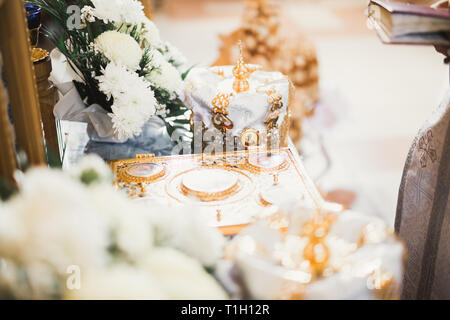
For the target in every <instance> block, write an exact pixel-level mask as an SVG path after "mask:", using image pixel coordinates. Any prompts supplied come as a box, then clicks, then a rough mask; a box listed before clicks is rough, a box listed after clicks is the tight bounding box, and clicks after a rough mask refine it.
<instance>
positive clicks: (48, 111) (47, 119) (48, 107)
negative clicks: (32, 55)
mask: <svg viewBox="0 0 450 320" xmlns="http://www.w3.org/2000/svg"><path fill="white" fill-rule="evenodd" d="M34 69H35V74H36V82H37V88H38V93H39V104H40V107H41V118H42V124H43V126H44V135H45V142H46V148H47V153H48V152H52V153H53V154H55V155H56V156H57V157H58V158H60V154H59V145H58V134H57V129H56V120H55V116H54V115H53V108H54V107H55V103H56V98H57V91H56V88H55V86H54V85H53V84H52V83H51V82H50V81H49V80H48V78H49V76H50V73H51V72H52V63H51V60H50V58H47V59H46V60H45V61H42V62H39V63H35V64H34Z"/></svg>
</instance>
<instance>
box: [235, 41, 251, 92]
mask: <svg viewBox="0 0 450 320" xmlns="http://www.w3.org/2000/svg"><path fill="white" fill-rule="evenodd" d="M238 45H239V58H238V61H237V63H236V66H235V67H234V69H233V75H234V77H235V81H234V83H233V89H234V91H236V93H240V92H245V91H248V90H249V89H250V84H249V82H248V80H247V79H248V78H249V77H250V71H249V69H248V68H247V66H246V64H245V62H244V56H243V44H242V41H241V40H239V43H238Z"/></svg>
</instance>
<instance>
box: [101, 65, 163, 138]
mask: <svg viewBox="0 0 450 320" xmlns="http://www.w3.org/2000/svg"><path fill="white" fill-rule="evenodd" d="M102 73H103V75H101V76H98V77H97V78H96V79H97V80H98V81H99V89H100V91H102V92H103V93H104V94H105V95H106V96H107V97H108V99H111V98H113V99H114V104H113V106H112V111H113V113H112V114H110V117H111V119H112V122H113V127H114V130H115V132H116V135H117V137H120V139H122V138H132V137H133V136H134V135H139V134H140V133H141V132H142V127H143V126H144V124H145V122H147V121H148V120H149V119H150V118H151V117H152V116H153V115H155V113H156V106H157V104H158V102H157V101H156V98H155V93H154V92H153V90H152V89H151V88H150V83H149V82H147V80H146V79H145V78H143V77H139V75H138V74H137V73H135V72H130V71H128V70H126V69H125V68H124V67H122V66H118V65H116V64H115V63H109V64H108V65H107V66H106V68H105V69H104V70H102Z"/></svg>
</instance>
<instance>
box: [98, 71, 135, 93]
mask: <svg viewBox="0 0 450 320" xmlns="http://www.w3.org/2000/svg"><path fill="white" fill-rule="evenodd" d="M102 74H103V75H101V76H98V77H96V79H97V80H98V82H99V85H98V87H99V89H100V91H101V92H103V93H104V94H105V95H106V97H107V98H108V100H110V99H111V98H112V97H117V96H118V95H120V94H122V93H123V92H124V91H125V90H126V89H127V87H128V82H126V80H128V79H129V78H130V77H129V72H128V71H127V69H126V68H125V67H124V66H122V65H117V64H115V63H113V62H112V63H109V64H108V65H107V66H106V68H105V69H104V70H102Z"/></svg>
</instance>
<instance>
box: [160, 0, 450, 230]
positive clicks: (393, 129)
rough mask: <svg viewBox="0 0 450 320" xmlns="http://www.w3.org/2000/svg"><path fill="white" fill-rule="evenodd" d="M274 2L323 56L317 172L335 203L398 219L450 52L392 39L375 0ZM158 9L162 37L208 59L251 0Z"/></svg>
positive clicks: (315, 124) (195, 60) (307, 133)
mask: <svg viewBox="0 0 450 320" xmlns="http://www.w3.org/2000/svg"><path fill="white" fill-rule="evenodd" d="M274 2H275V3H277V4H278V5H279V6H280V10H281V11H280V18H281V21H280V22H281V31H280V32H281V33H284V34H286V35H288V36H290V37H291V40H290V41H294V42H295V41H299V42H300V41H304V40H303V36H305V37H306V38H307V39H308V40H309V41H311V42H312V43H313V44H314V46H315V48H316V51H317V57H318V61H319V79H320V102H319V104H318V105H317V108H316V110H315V112H314V114H313V115H312V116H310V117H308V118H307V119H306V120H304V121H305V123H304V126H303V135H304V139H303V141H302V148H303V150H304V157H305V162H306V166H307V169H308V170H309V171H310V172H311V175H312V176H313V178H315V180H316V182H317V184H318V185H319V187H320V189H321V190H322V192H323V193H324V194H325V195H326V196H327V197H328V198H329V199H330V200H335V201H339V202H341V203H344V204H346V205H348V206H349V207H351V208H354V209H358V210H361V211H364V212H367V213H369V214H375V215H378V216H380V217H383V218H384V219H385V220H386V221H388V222H389V223H391V224H393V221H394V217H395V210H396V204H397V195H398V188H399V185H400V180H401V176H402V171H403V166H404V163H405V160H406V156H407V153H408V150H409V148H410V145H411V143H412V140H413V138H414V136H415V135H416V133H417V132H418V130H419V128H420V126H421V125H422V123H423V122H424V121H425V120H426V118H427V117H428V116H429V115H430V114H431V112H432V111H433V109H434V108H435V107H436V106H437V105H438V103H439V102H440V99H441V98H442V96H443V94H444V92H445V90H446V89H447V87H448V74H449V73H448V66H445V64H444V63H443V58H444V57H443V56H441V55H439V54H438V53H437V52H436V51H435V50H434V49H433V48H432V47H418V46H414V47H413V46H388V45H383V44H382V43H381V42H380V40H379V39H378V38H377V36H376V34H375V32H374V31H373V30H371V29H370V28H369V26H368V23H367V18H366V14H365V11H366V8H367V0H278V1H277V0H275V1H274ZM153 7H154V11H153V19H154V20H155V22H156V23H157V25H158V27H159V29H160V31H161V34H162V37H163V38H164V39H166V40H168V41H169V42H171V43H173V44H174V45H176V46H177V47H178V48H179V49H180V50H181V51H182V52H183V53H184V54H185V55H186V56H187V58H188V59H189V63H190V64H192V65H193V64H197V65H208V64H211V63H213V62H214V61H216V59H217V58H218V57H219V48H220V46H221V41H220V39H219V35H221V34H229V33H230V32H233V30H236V29H237V28H239V27H240V26H241V25H242V17H243V15H244V10H245V1H243V0H156V1H153ZM297 35H298V37H297ZM300 35H302V36H300ZM281 49H283V48H281ZM318 141H320V142H321V143H322V145H321V148H319V150H317V149H318V145H319V144H318V143H317V142H318ZM327 157H328V158H329V166H327V161H326V159H327ZM325 167H327V170H326V172H325V173H324V168H325ZM322 173H324V174H322Z"/></svg>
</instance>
